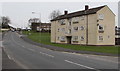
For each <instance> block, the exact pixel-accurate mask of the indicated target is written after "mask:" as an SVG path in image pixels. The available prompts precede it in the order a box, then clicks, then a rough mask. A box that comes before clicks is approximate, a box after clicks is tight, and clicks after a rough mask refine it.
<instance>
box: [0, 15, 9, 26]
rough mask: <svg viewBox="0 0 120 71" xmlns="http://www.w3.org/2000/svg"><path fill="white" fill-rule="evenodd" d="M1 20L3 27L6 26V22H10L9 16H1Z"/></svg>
mask: <svg viewBox="0 0 120 71" xmlns="http://www.w3.org/2000/svg"><path fill="white" fill-rule="evenodd" d="M1 20H2V27H3V28H8V24H9V23H11V21H10V19H9V17H5V16H3V17H1Z"/></svg>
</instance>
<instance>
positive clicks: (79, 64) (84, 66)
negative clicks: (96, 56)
mask: <svg viewBox="0 0 120 71" xmlns="http://www.w3.org/2000/svg"><path fill="white" fill-rule="evenodd" d="M65 61H66V62H68V63H71V64H74V65H78V66H81V67H85V68H87V69H94V70H95V68H92V67H88V66H85V65H82V64H78V63H75V62H72V61H69V60H65Z"/></svg>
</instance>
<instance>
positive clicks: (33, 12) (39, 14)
mask: <svg viewBox="0 0 120 71" xmlns="http://www.w3.org/2000/svg"><path fill="white" fill-rule="evenodd" d="M32 14H38V15H39V32H41V28H40V27H41V13H37V12H32ZM39 34H40V33H39ZM39 41H40V40H39Z"/></svg>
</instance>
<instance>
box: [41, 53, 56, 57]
mask: <svg viewBox="0 0 120 71" xmlns="http://www.w3.org/2000/svg"><path fill="white" fill-rule="evenodd" d="M40 53H41V54H43V55H46V56H50V57H54V56H53V55H49V54H47V53H43V52H40Z"/></svg>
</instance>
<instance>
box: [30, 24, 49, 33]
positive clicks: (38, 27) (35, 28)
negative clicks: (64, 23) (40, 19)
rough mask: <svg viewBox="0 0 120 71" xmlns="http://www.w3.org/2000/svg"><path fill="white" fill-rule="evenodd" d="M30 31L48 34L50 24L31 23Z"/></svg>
mask: <svg viewBox="0 0 120 71" xmlns="http://www.w3.org/2000/svg"><path fill="white" fill-rule="evenodd" d="M31 29H32V30H33V31H37V32H50V31H51V23H31Z"/></svg>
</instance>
